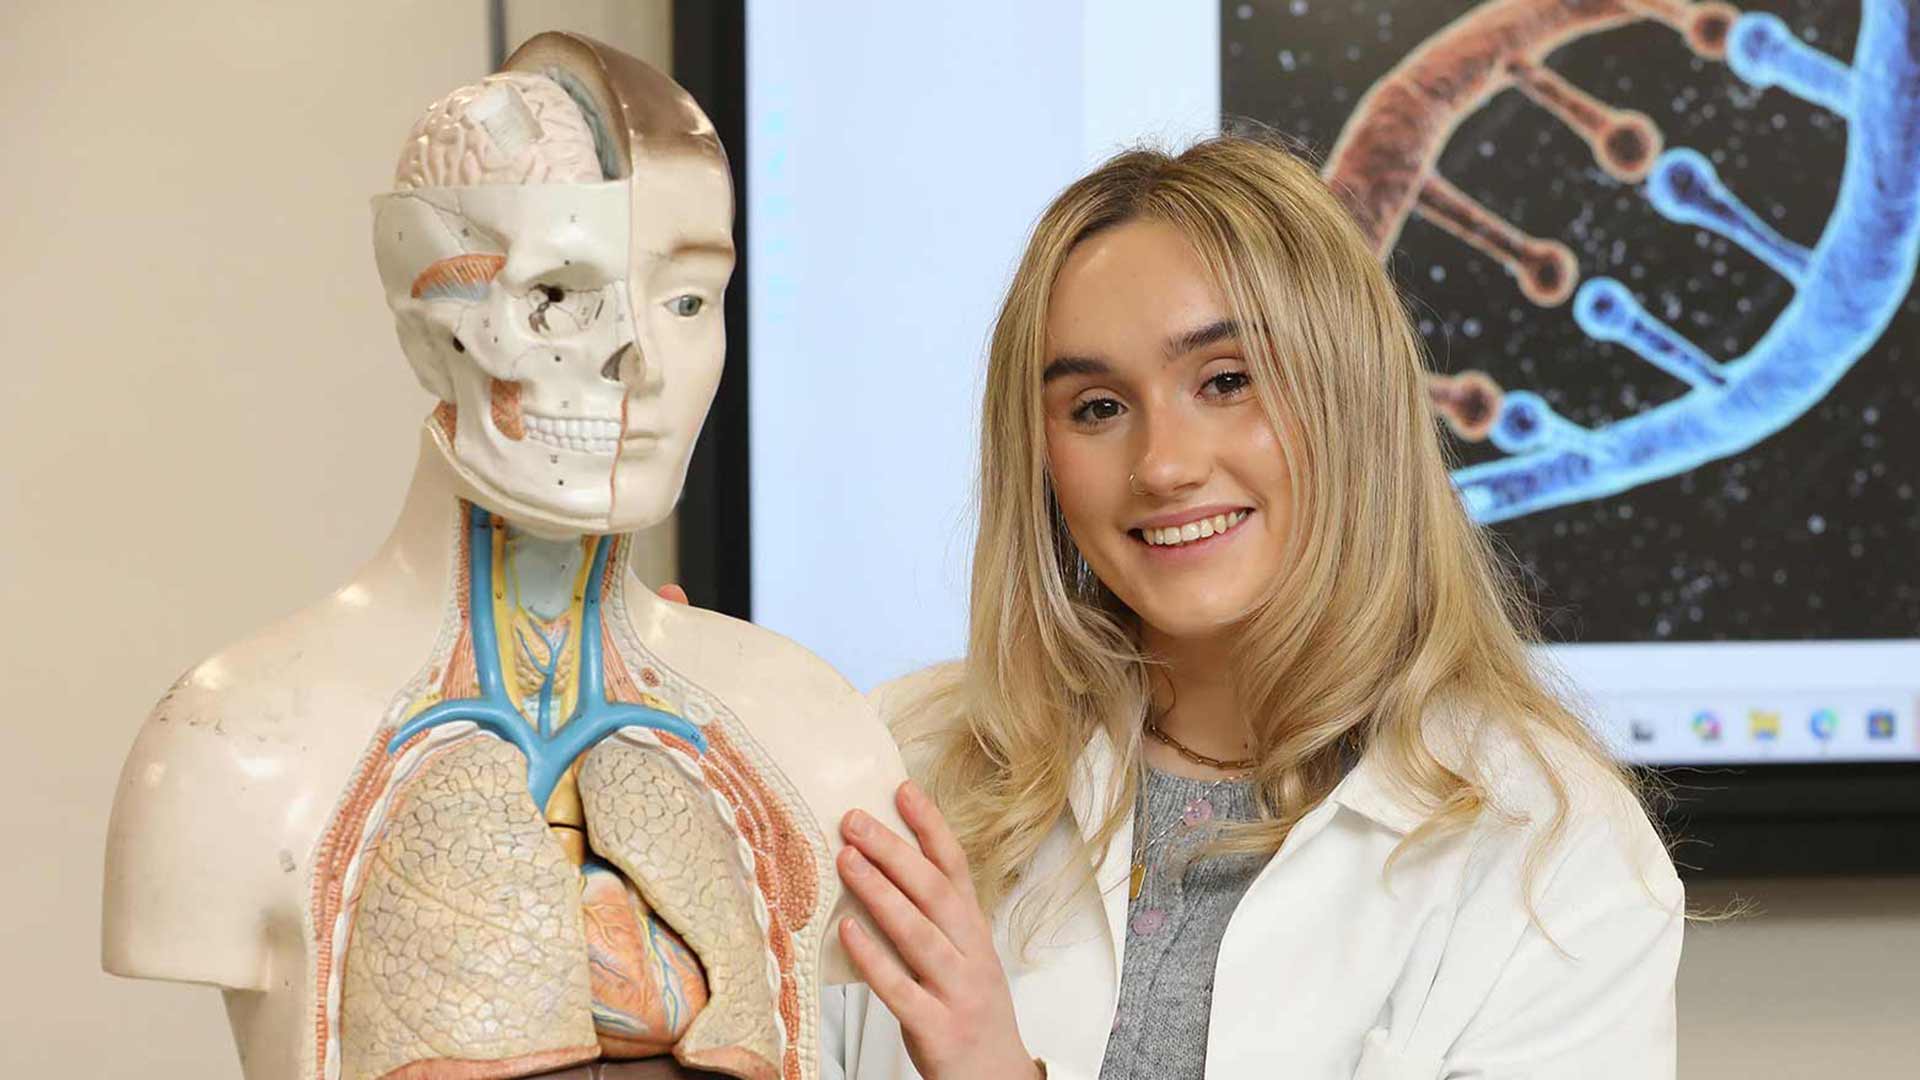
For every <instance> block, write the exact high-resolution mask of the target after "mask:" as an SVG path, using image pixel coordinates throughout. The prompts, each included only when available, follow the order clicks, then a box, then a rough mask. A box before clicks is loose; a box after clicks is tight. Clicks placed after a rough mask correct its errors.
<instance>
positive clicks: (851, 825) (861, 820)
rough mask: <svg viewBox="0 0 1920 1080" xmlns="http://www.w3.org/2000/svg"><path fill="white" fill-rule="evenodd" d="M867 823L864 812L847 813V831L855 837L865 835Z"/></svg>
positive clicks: (852, 811) (853, 811)
mask: <svg viewBox="0 0 1920 1080" xmlns="http://www.w3.org/2000/svg"><path fill="white" fill-rule="evenodd" d="M867 821H868V818H867V815H866V814H865V813H864V812H862V811H859V810H851V811H848V813H847V831H848V832H849V833H852V834H853V835H855V836H865V835H867Z"/></svg>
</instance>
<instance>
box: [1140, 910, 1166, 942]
mask: <svg viewBox="0 0 1920 1080" xmlns="http://www.w3.org/2000/svg"><path fill="white" fill-rule="evenodd" d="M1165 925H1167V913H1166V912H1164V911H1162V910H1160V909H1159V908H1157V907H1150V908H1148V909H1146V910H1145V911H1142V912H1141V913H1140V914H1138V915H1135V916H1134V917H1133V932H1134V933H1136V934H1138V935H1140V936H1141V937H1152V936H1153V935H1155V934H1157V933H1159V932H1160V928H1161V927H1163V926H1165Z"/></svg>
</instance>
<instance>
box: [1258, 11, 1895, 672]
mask: <svg viewBox="0 0 1920 1080" xmlns="http://www.w3.org/2000/svg"><path fill="white" fill-rule="evenodd" d="M1221 27H1222V105H1223V110H1224V112H1225V113H1226V114H1227V116H1228V118H1229V123H1231V122H1232V119H1233V118H1235V117H1245V118H1250V119H1252V120H1255V121H1258V122H1259V123H1261V124H1264V125H1270V126H1272V127H1273V128H1276V129H1278V130H1280V131H1281V132H1284V133H1287V134H1288V135H1290V136H1293V137H1295V138H1297V139H1299V140H1300V141H1301V142H1302V143H1304V144H1305V146H1306V147H1307V148H1308V150H1309V151H1310V152H1313V153H1315V154H1316V155H1317V156H1318V157H1319V159H1320V160H1321V161H1322V162H1323V164H1324V170H1323V171H1324V174H1325V175H1326V177H1327V179H1328V181H1329V183H1330V184H1332V185H1333V187H1334V189H1335V190H1336V192H1338V193H1339V194H1340V195H1341V196H1342V198H1343V199H1344V200H1345V201H1346V202H1347V204H1348V206H1349V209H1350V210H1352V212H1353V213H1354V216H1355V218H1356V220H1357V221H1358V222H1359V223H1360V225H1361V228H1362V230H1363V231H1364V232H1365V234H1366V235H1367V237H1368V239H1369V240H1370V241H1372V242H1373V244H1374V246H1375V250H1376V251H1377V252H1378V253H1379V254H1380V256H1381V258H1382V259H1383V260H1385V262H1386V264H1387V266H1388V268H1389V270H1390V271H1391V272H1392V274H1393V276H1394V278H1395V280H1396V283H1397V284H1399V285H1400V286H1401V288H1402V290H1403V292H1405V293H1407V294H1408V295H1409V297H1410V300H1411V302H1412V304H1413V306H1414V312H1415V318H1416V322H1417V324H1418V328H1419V330H1420V332H1421V334H1422V336H1423V338H1424V339H1425V340H1426V344H1427V346H1428V349H1429V351H1430V353H1431V358H1432V363H1433V367H1434V369H1435V374H1434V375H1433V377H1432V379H1431V381H1430V384H1429V392H1430V397H1431V399H1432V402H1433V405H1434V408H1435V410H1436V412H1437V413H1438V414H1439V415H1440V416H1441V417H1442V418H1443V419H1444V421H1445V424H1446V427H1447V429H1448V430H1449V431H1451V432H1452V435H1453V437H1454V449H1455V451H1456V453H1457V456H1458V458H1459V459H1460V466H1459V468H1457V469H1456V471H1455V473H1454V480H1455V485H1456V487H1457V488H1458V490H1459V492H1460V495H1461V498H1462V500H1463V502H1464V504H1465V506H1466V508H1467V510H1468V512H1469V513H1470V514H1471V515H1472V516H1473V517H1475V518H1476V519H1477V520H1479V521H1481V522H1484V523H1488V524H1490V525H1492V526H1493V527H1494V528H1495V529H1496V531H1497V532H1498V533H1499V534H1500V536H1501V539H1502V540H1503V541H1504V542H1505V543H1506V544H1507V545H1508V546H1510V547H1511V548H1512V549H1513V550H1514V551H1515V553H1516V554H1517V555H1518V556H1519V557H1520V559H1521V561H1522V562H1523V564H1525V566H1526V567H1527V568H1528V570H1529V571H1530V572H1531V574H1532V575H1533V576H1534V578H1535V579H1536V580H1537V583H1538V587H1539V588H1540V590H1541V591H1542V592H1543V594H1544V596H1543V597H1542V598H1543V599H1544V601H1545V602H1546V605H1547V608H1548V611H1549V617H1550V625H1549V632H1550V634H1552V635H1554V636H1557V637H1560V638H1563V639H1565V638H1580V639H1584V640H1713V639H1720V638H1727V637H1741V638H1815V637H1837V638H1872V637H1907V636H1912V634H1913V633H1914V630H1913V628H1914V627H1915V626H1920V574H1916V572H1915V570H1914V568H1913V566H1914V564H1920V559H1916V558H1915V556H1916V555H1920V552H1914V551H1911V550H1901V549H1902V548H1911V546H1912V544H1911V541H1910V540H1905V541H1903V540H1902V539H1900V537H1902V536H1910V535H1911V530H1912V529H1913V528H1915V527H1916V526H1920V499H1916V493H1915V488H1916V487H1917V486H1920V438H1917V437H1916V435H1915V434H1914V430H1915V425H1916V422H1917V421H1920V372H1916V370H1915V369H1916V368H1920V294H1916V292H1915V290H1914V287H1913V286H1914V277H1915V266H1916V260H1920V0H1859V2H1857V3H1856V2H1853V0H1839V2H1815V0H1804V2H1794V0H1779V2H1764V0H1756V2H1755V3H1751V4H1746V5H1735V4H1730V3H1721V2H1717V0H1694V2H1688V0H1483V2H1479V3H1471V2H1466V3H1460V2H1455V3H1444V2H1433V0H1399V2H1392V0H1376V2H1350V0H1341V2H1334V0H1267V2H1262V3H1237V2H1231V0H1229V2H1228V3H1226V4H1224V6H1223V9H1222V20H1221ZM1552 620H1558V621H1557V622H1556V621H1552Z"/></svg>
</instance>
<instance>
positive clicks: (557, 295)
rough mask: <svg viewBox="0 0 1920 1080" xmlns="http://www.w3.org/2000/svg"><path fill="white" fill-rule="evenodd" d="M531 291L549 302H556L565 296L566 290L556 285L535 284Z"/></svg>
mask: <svg viewBox="0 0 1920 1080" xmlns="http://www.w3.org/2000/svg"><path fill="white" fill-rule="evenodd" d="M533 291H534V292H536V293H538V294H540V298H541V299H542V300H545V301H546V302H547V303H549V304H557V303H559V302H560V301H562V300H565V299H566V298H567V290H565V289H563V288H561V287H560V286H558V285H535V286H534V287H533Z"/></svg>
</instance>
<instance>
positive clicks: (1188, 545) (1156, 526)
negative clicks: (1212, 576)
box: [1127, 506, 1252, 562]
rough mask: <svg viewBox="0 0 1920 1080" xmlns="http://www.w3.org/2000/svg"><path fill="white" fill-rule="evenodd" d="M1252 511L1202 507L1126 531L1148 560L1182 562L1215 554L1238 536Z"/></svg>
mask: <svg viewBox="0 0 1920 1080" xmlns="http://www.w3.org/2000/svg"><path fill="white" fill-rule="evenodd" d="M1251 513H1252V511H1251V510H1249V509H1248V508H1246V507H1244V506H1231V507H1220V506H1203V507H1198V508H1195V509H1191V510H1180V511H1175V512H1173V513H1169V514H1159V515H1156V516H1154V517H1153V518H1150V519H1148V520H1146V521H1143V522H1141V523H1140V524H1139V525H1136V526H1135V527H1133V528H1131V529H1128V530H1127V535H1129V536H1131V537H1133V538H1134V539H1135V540H1137V541H1139V543H1140V545H1141V546H1142V547H1144V548H1145V549H1146V554H1147V555H1148V557H1150V558H1156V559H1168V560H1174V559H1177V560H1180V561H1182V562H1186V561H1189V560H1191V559H1194V558H1197V557H1200V556H1204V555H1206V554H1209V553H1212V552H1216V551H1219V550H1221V549H1222V548H1223V547H1225V546H1226V545H1227V544H1228V543H1229V542H1231V541H1232V540H1233V538H1234V537H1235V536H1236V535H1237V534H1238V532H1239V529H1240V526H1241V524H1242V523H1243V522H1245V521H1246V520H1247V516H1248V515H1249V514H1251Z"/></svg>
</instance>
